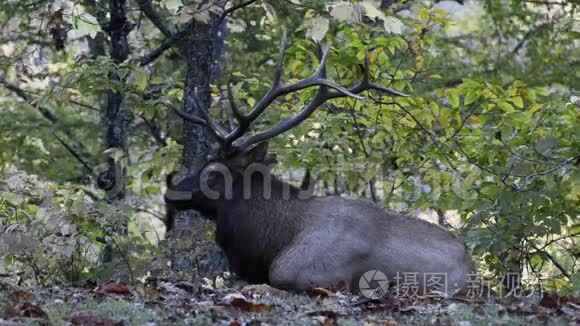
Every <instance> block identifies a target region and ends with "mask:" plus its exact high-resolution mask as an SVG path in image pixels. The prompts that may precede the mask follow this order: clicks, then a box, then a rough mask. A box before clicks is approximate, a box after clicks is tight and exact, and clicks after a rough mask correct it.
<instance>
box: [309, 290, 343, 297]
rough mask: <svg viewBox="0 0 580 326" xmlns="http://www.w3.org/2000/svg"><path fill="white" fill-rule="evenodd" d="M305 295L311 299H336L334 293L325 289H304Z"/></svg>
mask: <svg viewBox="0 0 580 326" xmlns="http://www.w3.org/2000/svg"><path fill="white" fill-rule="evenodd" d="M306 294H308V295H309V296H311V297H321V298H330V297H336V294H335V293H334V292H332V291H331V290H328V289H325V288H308V289H306Z"/></svg>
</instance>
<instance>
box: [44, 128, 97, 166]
mask: <svg viewBox="0 0 580 326" xmlns="http://www.w3.org/2000/svg"><path fill="white" fill-rule="evenodd" d="M50 133H51V134H52V135H53V136H54V138H56V139H57V140H58V141H59V142H60V143H61V144H62V146H64V148H66V150H67V151H68V152H69V153H70V154H71V155H72V156H73V157H74V158H76V159H77V161H79V162H80V163H81V164H82V165H83V166H84V167H85V169H87V171H89V173H90V174H91V175H93V174H94V169H93V168H92V167H91V166H90V165H89V164H88V163H87V162H86V161H85V160H84V159H83V158H82V156H81V155H80V154H79V153H77V152H76V151H75V150H74V149H73V148H72V146H70V145H69V144H67V143H66V142H65V141H64V140H63V139H62V138H60V137H59V136H58V135H57V134H56V133H55V132H54V131H51V132H50Z"/></svg>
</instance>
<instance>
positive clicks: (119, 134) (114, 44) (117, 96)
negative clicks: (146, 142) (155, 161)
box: [97, 0, 131, 201]
mask: <svg viewBox="0 0 580 326" xmlns="http://www.w3.org/2000/svg"><path fill="white" fill-rule="evenodd" d="M109 14H110V19H109V23H108V24H107V26H106V33H107V34H108V35H109V38H110V43H111V59H112V60H113V61H114V62H115V63H117V64H118V63H121V62H123V61H125V60H127V58H128V57H129V43H128V41H127V35H128V34H129V32H130V31H131V24H130V23H129V21H128V20H127V1H126V0H110V1H109ZM109 80H110V81H111V82H119V83H120V82H122V81H121V78H120V76H119V74H118V73H117V71H116V70H115V69H113V70H111V71H110V72H109ZM122 104H123V94H122V93H119V92H116V91H114V90H109V91H107V107H106V108H105V112H104V116H103V125H104V128H105V139H104V145H105V148H106V149H107V150H110V149H115V150H120V151H122V152H123V153H126V152H127V141H126V138H127V136H126V132H127V124H128V116H127V112H126V110H125V109H124V108H123V105H122ZM97 184H98V186H99V187H100V188H101V189H103V190H105V191H106V192H107V195H106V196H107V200H108V201H115V200H121V199H123V198H124V197H125V168H124V167H123V166H122V165H121V162H119V161H116V160H115V159H114V158H113V157H108V158H107V169H106V171H104V172H102V173H101V174H100V175H99V177H98V179H97Z"/></svg>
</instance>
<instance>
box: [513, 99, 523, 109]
mask: <svg viewBox="0 0 580 326" xmlns="http://www.w3.org/2000/svg"><path fill="white" fill-rule="evenodd" d="M512 103H514V105H515V106H516V107H518V108H520V109H523V108H524V100H523V99H522V97H521V96H516V97H514V98H512Z"/></svg>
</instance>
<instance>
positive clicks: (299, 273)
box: [269, 229, 370, 290]
mask: <svg viewBox="0 0 580 326" xmlns="http://www.w3.org/2000/svg"><path fill="white" fill-rule="evenodd" d="M304 233H305V232H304ZM304 233H303V234H301V235H299V236H298V237H297V238H296V239H295V241H294V242H293V243H292V244H290V246H288V247H287V248H286V249H285V250H284V251H282V253H281V254H280V255H279V256H278V257H277V258H276V259H275V261H274V263H273V264H272V266H271V267H270V273H269V281H270V284H271V285H273V286H275V287H277V288H283V289H290V290H305V289H307V288H309V287H326V288H330V287H337V286H340V285H346V286H347V289H348V290H351V289H353V285H354V287H356V285H357V284H358V279H356V280H355V279H354V278H356V277H358V276H360V269H361V267H363V266H365V265H366V263H365V262H366V259H367V258H368V256H369V252H370V247H369V246H368V244H367V243H365V242H364V241H361V240H360V239H352V238H350V239H349V237H348V235H345V233H343V232H339V231H338V230H329V229H323V230H317V231H314V232H310V233H307V234H304Z"/></svg>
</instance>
